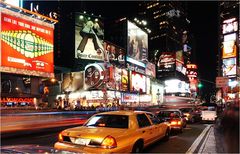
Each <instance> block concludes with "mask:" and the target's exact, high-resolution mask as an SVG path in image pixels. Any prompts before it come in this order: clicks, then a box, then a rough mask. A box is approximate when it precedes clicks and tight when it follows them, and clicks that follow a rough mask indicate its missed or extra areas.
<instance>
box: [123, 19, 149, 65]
mask: <svg viewBox="0 0 240 154" xmlns="http://www.w3.org/2000/svg"><path fill="white" fill-rule="evenodd" d="M127 28H128V45H127V47H128V51H127V52H128V56H129V57H131V58H133V59H135V60H140V61H144V60H147V59H148V35H147V33H146V32H144V31H143V30H141V29H140V28H139V27H137V26H136V25H135V24H133V23H131V22H129V21H128V22H127Z"/></svg>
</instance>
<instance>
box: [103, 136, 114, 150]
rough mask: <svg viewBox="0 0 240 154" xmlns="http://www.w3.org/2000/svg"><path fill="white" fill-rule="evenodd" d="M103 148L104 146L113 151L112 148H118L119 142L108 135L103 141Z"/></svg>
mask: <svg viewBox="0 0 240 154" xmlns="http://www.w3.org/2000/svg"><path fill="white" fill-rule="evenodd" d="M101 146H103V147H104V148H107V149H111V148H115V147H117V142H116V140H115V138H114V137H112V136H110V135H108V136H107V137H105V138H104V140H103V141H102V144H101Z"/></svg>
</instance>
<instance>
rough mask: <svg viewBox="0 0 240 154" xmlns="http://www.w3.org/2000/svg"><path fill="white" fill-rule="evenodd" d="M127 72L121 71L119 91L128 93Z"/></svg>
mask: <svg viewBox="0 0 240 154" xmlns="http://www.w3.org/2000/svg"><path fill="white" fill-rule="evenodd" d="M128 82H129V80H128V71H127V70H125V69H122V77H121V91H128Z"/></svg>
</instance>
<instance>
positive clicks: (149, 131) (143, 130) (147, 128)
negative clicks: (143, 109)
mask: <svg viewBox="0 0 240 154" xmlns="http://www.w3.org/2000/svg"><path fill="white" fill-rule="evenodd" d="M137 122H138V126H139V130H138V132H139V134H140V136H141V137H142V138H143V139H144V145H148V144H150V143H152V142H153V141H154V137H155V134H154V129H153V128H154V127H153V125H152V124H151V122H150V120H149V119H148V117H147V115H145V114H144V113H142V114H137Z"/></svg>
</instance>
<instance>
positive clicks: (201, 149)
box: [198, 127, 213, 154]
mask: <svg viewBox="0 0 240 154" xmlns="http://www.w3.org/2000/svg"><path fill="white" fill-rule="evenodd" d="M212 129H213V127H211V129H210V130H209V131H208V134H207V136H206V137H205V140H204V141H203V143H202V145H201V147H200V149H199V150H198V153H199V154H200V153H202V152H203V148H204V147H205V145H206V142H207V139H208V136H209V134H210V133H211V131H212Z"/></svg>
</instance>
